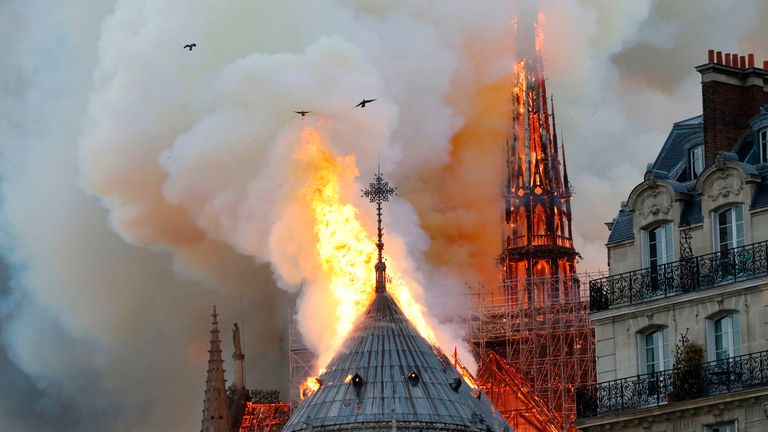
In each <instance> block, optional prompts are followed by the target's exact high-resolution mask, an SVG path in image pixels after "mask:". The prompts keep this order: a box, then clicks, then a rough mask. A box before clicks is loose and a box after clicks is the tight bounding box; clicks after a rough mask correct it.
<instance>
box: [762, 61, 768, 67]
mask: <svg viewBox="0 0 768 432" xmlns="http://www.w3.org/2000/svg"><path fill="white" fill-rule="evenodd" d="M763 69H768V60H763Z"/></svg>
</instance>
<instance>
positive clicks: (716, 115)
mask: <svg viewBox="0 0 768 432" xmlns="http://www.w3.org/2000/svg"><path fill="white" fill-rule="evenodd" d="M707 57H708V59H709V60H710V61H709V63H706V64H703V65H701V66H698V67H696V71H697V72H699V73H700V74H701V95H702V111H703V115H704V158H705V165H706V166H709V165H711V164H712V163H713V162H714V160H715V156H716V155H717V153H719V152H723V151H725V152H730V151H733V149H734V146H735V145H736V142H737V141H738V140H739V138H741V136H742V135H743V134H744V132H746V131H747V129H748V128H749V124H748V123H747V122H748V121H749V119H750V118H752V117H754V116H756V115H757V114H758V113H759V112H760V108H761V107H762V106H763V105H766V104H768V71H766V70H764V69H766V67H768V61H764V62H763V69H757V68H754V67H751V66H750V67H747V65H748V64H750V65H752V64H754V55H753V54H748V55H747V56H746V57H745V56H739V55H738V54H729V53H726V54H725V61H724V62H722V60H721V59H722V58H723V57H722V52H721V51H717V52H716V53H714V56H713V53H712V52H711V51H710V52H708V55H707ZM713 57H714V60H715V61H714V62H713V61H711V60H712V59H713ZM747 59H749V60H747Z"/></svg>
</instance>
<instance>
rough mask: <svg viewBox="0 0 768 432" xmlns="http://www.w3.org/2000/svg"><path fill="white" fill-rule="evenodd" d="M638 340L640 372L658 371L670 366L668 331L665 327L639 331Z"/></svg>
mask: <svg viewBox="0 0 768 432" xmlns="http://www.w3.org/2000/svg"><path fill="white" fill-rule="evenodd" d="M638 342H639V343H638V345H639V346H638V351H639V352H640V373H641V374H648V373H654V372H660V371H663V370H667V369H669V368H670V366H669V360H670V359H669V333H668V331H667V329H666V328H658V329H654V330H650V331H648V332H645V333H640V334H639V338H638Z"/></svg>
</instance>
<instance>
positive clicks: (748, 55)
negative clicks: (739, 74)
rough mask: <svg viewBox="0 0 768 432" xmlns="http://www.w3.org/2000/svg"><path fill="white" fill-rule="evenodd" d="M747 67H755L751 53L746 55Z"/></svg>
mask: <svg viewBox="0 0 768 432" xmlns="http://www.w3.org/2000/svg"><path fill="white" fill-rule="evenodd" d="M747 67H751V68H753V67H755V55H754V54H752V53H749V54H747Z"/></svg>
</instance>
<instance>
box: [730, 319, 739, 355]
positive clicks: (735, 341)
mask: <svg viewBox="0 0 768 432" xmlns="http://www.w3.org/2000/svg"><path fill="white" fill-rule="evenodd" d="M731 326H732V328H733V333H732V334H731V339H732V340H733V355H734V356H739V355H741V322H740V320H739V313H738V312H734V313H733V314H731Z"/></svg>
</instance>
